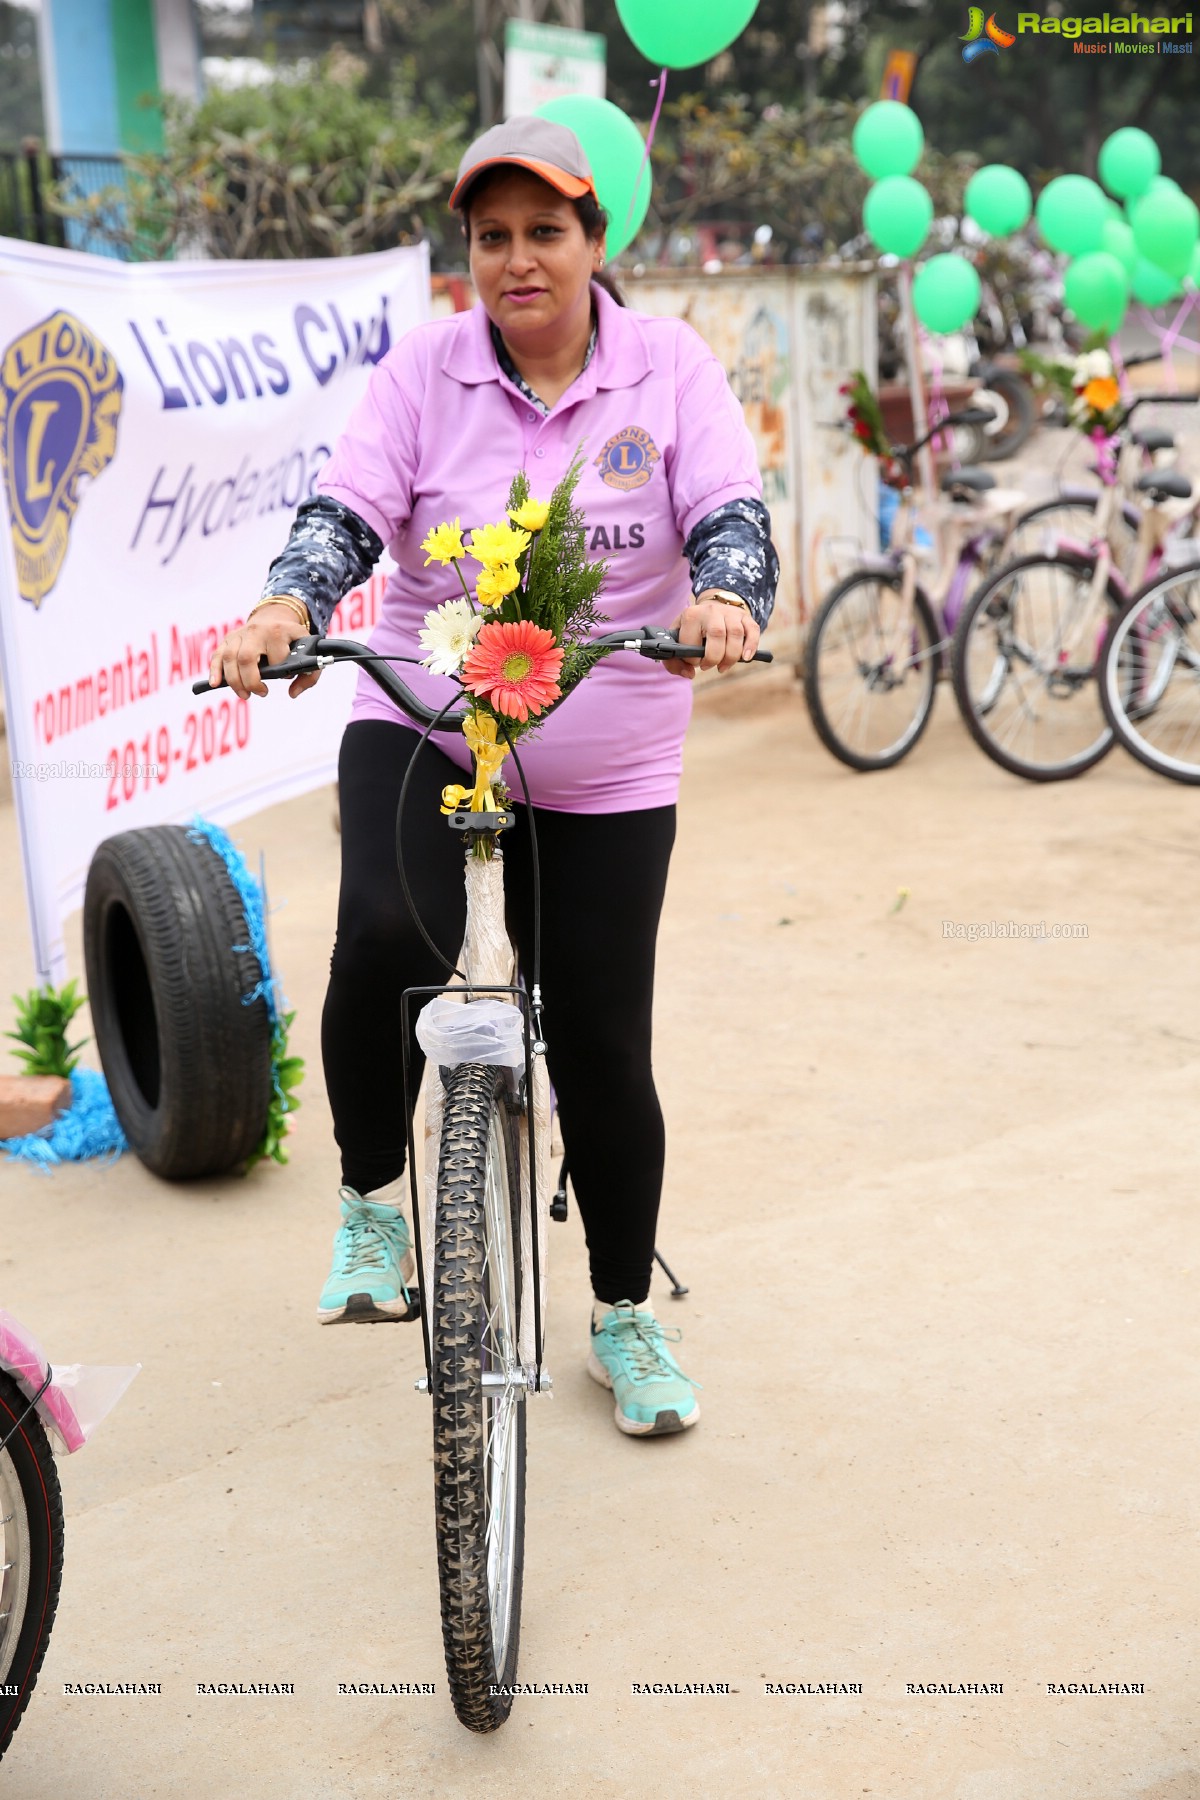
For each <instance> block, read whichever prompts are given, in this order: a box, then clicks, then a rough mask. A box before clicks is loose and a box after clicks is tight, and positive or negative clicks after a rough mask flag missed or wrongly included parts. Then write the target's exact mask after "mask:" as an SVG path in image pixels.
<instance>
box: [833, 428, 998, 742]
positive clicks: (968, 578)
mask: <svg viewBox="0 0 1200 1800" xmlns="http://www.w3.org/2000/svg"><path fill="white" fill-rule="evenodd" d="M990 417H991V414H990V413H989V414H983V413H982V412H977V411H976V410H975V409H973V408H971V407H967V408H965V409H964V410H962V411H960V412H957V413H954V412H952V413H948V414H947V415H946V416H945V417H943V418H942V419H940V420H939V421H938V423H937V424H936V425H934V426H932V427H931V428H930V429H929V430H928V431H927V432H926V433H925V435H924V437H921V438H919V439H918V440H917V441H916V442H915V443H912V444H907V445H897V446H895V447H894V448H893V450H892V456H893V458H894V459H895V461H896V462H897V463H898V464H899V467H900V470H901V472H902V478H903V487H902V489H901V500H900V506H899V508H898V510H897V513H896V519H895V523H894V525H893V530H892V540H891V543H890V545H889V547H888V549H887V550H886V551H884V552H882V553H881V554H880V555H877V556H873V555H866V556H860V558H859V560H858V566H857V567H856V568H855V569H853V570H852V571H851V572H850V574H848V575H846V576H845V577H844V578H843V579H842V580H841V581H839V582H838V583H837V585H836V586H835V587H833V588H831V589H830V591H829V593H828V594H827V595H826V596H825V598H824V599H823V600H822V602H821V604H820V606H819V607H818V608H817V610H816V612H815V614H814V615H813V622H812V627H811V629H810V631H809V635H808V642H807V644H806V647H805V655H804V696H805V700H806V701H807V703H808V710H809V714H810V716H811V718H812V722H813V726H814V728H815V730H816V733H817V736H818V737H819V738H820V739H821V742H822V743H823V744H824V745H825V748H826V749H827V750H829V751H830V752H831V753H832V754H833V755H834V756H836V757H837V758H838V760H839V761H841V762H844V763H846V764H847V765H848V767H850V768H852V769H857V770H859V771H863V772H866V771H870V770H874V769H890V768H893V767H894V766H895V764H896V763H898V762H899V761H900V760H901V758H902V757H904V756H907V754H908V752H909V751H910V750H911V749H912V748H913V746H914V744H916V742H917V740H918V739H919V738H920V736H921V733H922V732H923V731H924V729H925V727H926V725H927V724H928V723H929V717H930V714H931V713H932V711H933V700H934V684H935V682H936V680H937V677H938V674H939V672H940V670H941V666H942V660H943V657H944V655H945V653H946V651H947V650H948V649H949V646H950V641H951V637H952V634H953V630H954V625H955V621H956V620H957V618H958V615H959V613H960V612H961V610H962V608H963V606H964V604H965V602H966V597H967V594H968V591H969V589H970V587H971V585H972V583H973V581H974V580H976V579H977V578H978V575H979V573H980V571H981V570H984V569H986V568H987V567H988V566H989V563H990V562H991V561H993V560H994V558H995V557H996V555H997V554H998V553H999V552H1000V551H1001V549H1002V547H1003V545H1004V543H1005V542H1006V539H1007V535H1008V532H1009V530H1010V528H1011V526H1012V523H1013V519H1014V515H1015V514H1016V512H1017V509H1018V508H1019V507H1020V506H1022V505H1023V504H1024V500H1025V496H1024V495H1023V494H1021V493H1019V492H1018V491H1017V490H1016V489H998V488H997V487H996V478H995V476H994V475H992V474H990V473H989V471H988V470H986V469H979V468H972V467H969V466H968V467H965V468H959V469H949V470H947V471H946V472H945V473H944V474H943V475H942V477H941V482H940V487H941V491H942V493H943V494H944V495H946V496H947V497H948V498H947V502H946V503H944V504H943V505H942V506H940V507H937V506H931V505H929V504H928V502H927V501H926V503H925V504H922V503H921V501H920V500H919V498H918V490H917V487H916V484H915V481H914V470H915V464H916V456H917V452H918V451H919V450H921V449H922V448H923V447H924V446H925V445H926V444H927V443H929V442H930V441H931V439H933V438H934V437H936V436H937V435H938V434H939V433H940V432H943V431H944V430H945V428H946V426H947V425H955V424H962V423H964V422H965V423H967V424H978V423H980V422H982V421H984V420H986V419H990ZM985 494H986V495H988V496H989V498H988V499H987V500H986V501H985V500H984V498H983V496H984V495H985ZM918 517H920V518H922V519H926V520H929V521H930V522H932V523H933V524H934V525H935V527H936V529H937V533H938V543H937V547H936V551H935V563H936V575H935V593H934V596H933V597H931V596H930V594H928V593H927V592H926V590H925V588H924V587H923V586H922V585H921V583H920V582H919V581H918V579H917V563H918V561H919V560H920V559H921V557H922V555H923V551H922V548H921V546H919V545H918V544H917V542H916V527H917V522H918Z"/></svg>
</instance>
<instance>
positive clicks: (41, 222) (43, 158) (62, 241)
mask: <svg viewBox="0 0 1200 1800" xmlns="http://www.w3.org/2000/svg"><path fill="white" fill-rule="evenodd" d="M52 186H55V187H57V188H58V191H59V192H60V193H61V194H62V196H63V198H64V199H66V200H84V199H87V198H89V197H90V196H92V195H95V194H99V193H104V192H106V191H109V192H112V193H113V194H114V196H115V197H114V199H113V201H112V208H113V215H112V216H113V221H114V223H115V222H116V221H117V220H118V219H119V216H120V211H121V206H122V202H121V199H120V198H119V195H120V194H121V193H123V192H124V190H125V165H124V164H123V163H122V162H121V160H120V158H119V157H115V156H95V155H65V154H64V155H57V154H53V153H51V152H50V151H48V150H43V149H41V148H40V146H39V147H34V146H32V145H29V146H25V147H23V148H22V149H20V150H0V236H3V237H17V238H27V239H29V240H30V241H31V242H33V243H37V244H51V245H54V246H55V247H57V248H59V249H62V248H64V247H66V248H69V249H72V250H90V251H91V252H92V253H93V255H97V256H114V257H118V258H120V257H121V256H122V254H123V252H122V251H121V250H120V249H119V248H118V247H117V246H116V245H115V244H114V243H113V241H112V240H111V238H110V237H108V236H107V234H106V233H105V232H104V230H103V225H104V211H103V210H102V211H101V213H100V215H99V218H98V221H97V222H98V224H99V226H100V229H99V230H96V229H94V228H92V227H91V226H89V225H87V224H84V223H82V222H81V221H79V220H76V219H64V218H63V217H62V216H61V215H60V214H59V213H57V212H54V211H52V210H51V208H50V206H49V204H48V194H49V191H50V189H51V187H52Z"/></svg>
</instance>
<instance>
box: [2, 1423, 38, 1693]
mask: <svg viewBox="0 0 1200 1800" xmlns="http://www.w3.org/2000/svg"><path fill="white" fill-rule="evenodd" d="M30 1555H31V1546H30V1540H29V1512H28V1509H27V1507H26V1505H25V1496H24V1494H23V1493H22V1492H21V1482H20V1479H19V1477H18V1475H17V1470H16V1465H15V1463H14V1462H13V1459H12V1457H11V1455H10V1454H9V1452H8V1451H7V1450H0V1687H2V1686H3V1685H4V1684H5V1683H6V1682H7V1681H8V1676H9V1671H10V1670H11V1668H12V1665H13V1658H14V1657H15V1656H16V1653H17V1644H18V1641H19V1640H20V1636H21V1629H22V1626H23V1625H24V1623H25V1614H26V1611H27V1609H28V1606H29V1569H30Z"/></svg>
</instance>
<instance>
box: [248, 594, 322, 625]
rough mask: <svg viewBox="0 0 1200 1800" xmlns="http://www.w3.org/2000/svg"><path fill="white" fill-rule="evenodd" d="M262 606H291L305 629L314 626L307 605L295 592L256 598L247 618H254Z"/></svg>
mask: <svg viewBox="0 0 1200 1800" xmlns="http://www.w3.org/2000/svg"><path fill="white" fill-rule="evenodd" d="M261 606H290V607H291V609H292V611H293V612H294V613H295V615H296V617H297V618H298V619H299V621H300V623H301V624H302V625H303V627H304V629H305V631H311V630H312V628H313V626H312V618H311V617H310V615H309V610H308V608H307V606H305V604H304V602H303V600H297V598H296V596H295V595H294V594H268V595H267V596H266V597H265V598H264V599H262V600H256V601H255V603H254V605H253V606H252V607H251V608H250V611H249V612H248V613H247V614H246V617H247V619H252V618H253V617H254V615H255V613H256V612H257V611H258V610H259V607H261Z"/></svg>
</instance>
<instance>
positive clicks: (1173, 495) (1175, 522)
mask: <svg viewBox="0 0 1200 1800" xmlns="http://www.w3.org/2000/svg"><path fill="white" fill-rule="evenodd" d="M1197 397H1198V396H1196V395H1188V394H1142V395H1139V396H1137V397H1136V398H1135V399H1134V400H1133V401H1132V402H1131V403H1130V405H1129V406H1128V407H1127V408H1126V410H1125V413H1124V415H1123V417H1122V420H1121V425H1120V428H1119V435H1120V437H1121V440H1122V442H1121V447H1120V451H1119V454H1118V455H1117V456H1116V457H1115V458H1113V459H1111V460H1110V462H1109V464H1108V466H1107V467H1103V468H1102V479H1103V480H1104V482H1105V485H1104V488H1103V490H1102V492H1101V495H1100V499H1099V501H1098V503H1097V506H1096V509H1095V514H1094V518H1093V521H1092V523H1093V530H1092V533H1091V535H1090V537H1089V538H1088V539H1087V540H1086V541H1083V542H1079V541H1076V540H1073V539H1071V538H1069V537H1066V536H1065V535H1059V534H1057V533H1056V534H1053V537H1052V540H1051V543H1050V545H1049V547H1048V548H1047V549H1046V550H1044V551H1042V552H1041V553H1034V554H1031V555H1027V556H1022V557H1017V558H1015V559H1014V560H1012V561H1011V562H1008V563H1006V564H1005V565H1004V566H1003V567H1002V568H1000V569H998V570H996V571H994V572H993V573H992V574H991V575H989V576H988V577H986V578H985V579H984V581H983V582H981V584H980V585H979V587H978V588H977V589H976V590H975V592H974V593H973V594H972V595H971V598H970V600H969V602H968V603H967V605H966V606H965V607H964V608H963V610H962V613H961V616H960V618H959V620H958V625H957V627H956V630H955V634H954V645H953V650H952V655H951V673H952V678H953V681H954V691H955V696H956V698H957V700H958V704H959V709H960V711H961V712H962V715H963V718H964V720H965V721H966V724H967V727H968V729H969V731H970V732H971V735H972V737H973V738H974V739H975V742H976V743H977V744H978V745H979V747H980V748H981V749H982V750H983V751H984V752H985V753H986V754H987V755H988V756H989V757H991V759H992V761H993V762H995V763H998V764H999V766H1000V767H1001V768H1002V769H1005V770H1007V771H1008V772H1009V773H1010V774H1013V775H1020V776H1022V777H1023V778H1024V779H1025V780H1028V781H1065V780H1070V779H1072V778H1073V777H1075V776H1078V775H1082V774H1084V773H1085V772H1086V771H1087V770H1088V769H1091V768H1094V767H1095V765H1096V763H1098V762H1099V761H1100V760H1101V758H1102V757H1104V756H1106V755H1107V754H1108V752H1109V750H1110V749H1111V748H1112V745H1113V732H1112V727H1111V726H1110V725H1109V723H1108V722H1107V720H1106V718H1105V717H1104V712H1103V705H1102V701H1101V698H1100V691H1099V685H1098V683H1097V681H1096V676H1097V674H1098V670H1099V664H1100V659H1101V656H1102V654H1103V651H1104V647H1105V642H1106V639H1107V638H1108V636H1109V633H1110V630H1111V628H1112V626H1113V623H1114V621H1115V619H1116V618H1117V615H1118V614H1119V612H1120V611H1121V609H1122V607H1123V606H1125V604H1126V602H1127V601H1128V599H1129V596H1130V593H1131V591H1132V592H1140V591H1141V590H1142V587H1143V584H1144V583H1145V582H1146V581H1153V580H1154V579H1156V577H1157V575H1158V573H1159V570H1160V569H1161V566H1162V563H1163V560H1164V555H1165V547H1166V545H1167V542H1168V539H1169V538H1170V536H1171V534H1172V532H1176V533H1177V532H1178V531H1179V529H1180V527H1181V526H1182V525H1183V523H1184V522H1185V521H1186V520H1187V519H1188V518H1190V516H1191V509H1188V511H1187V512H1185V513H1184V514H1183V515H1181V516H1180V518H1178V519H1171V518H1170V517H1169V516H1168V514H1167V513H1166V511H1165V510H1164V509H1165V507H1166V506H1167V504H1168V502H1170V501H1172V500H1187V499H1188V498H1189V497H1190V496H1191V492H1192V487H1191V483H1190V481H1189V480H1188V479H1187V477H1186V476H1185V475H1182V474H1180V473H1179V472H1178V471H1176V470H1173V469H1149V470H1147V471H1146V472H1145V473H1144V474H1142V475H1139V476H1137V477H1136V478H1134V479H1132V486H1133V489H1134V491H1136V492H1138V493H1140V494H1142V495H1143V496H1144V497H1145V501H1146V503H1147V504H1145V505H1144V507H1143V508H1142V510H1141V511H1140V512H1139V514H1138V519H1137V537H1136V541H1135V547H1134V556H1133V561H1132V566H1131V567H1130V569H1129V575H1128V579H1127V578H1126V576H1125V574H1123V573H1122V570H1121V569H1120V567H1119V566H1118V559H1117V548H1116V547H1115V541H1116V543H1119V539H1118V538H1117V527H1116V521H1117V520H1118V518H1120V517H1122V516H1123V502H1122V476H1121V470H1122V467H1123V466H1127V459H1128V457H1129V456H1130V455H1132V454H1136V453H1137V450H1138V446H1137V445H1136V444H1135V443H1134V440H1133V434H1132V433H1131V432H1130V431H1129V430H1128V426H1129V421H1130V419H1131V418H1132V416H1133V414H1134V412H1135V411H1136V409H1137V408H1138V407H1139V406H1141V405H1144V404H1146V403H1147V402H1150V401H1158V402H1164V401H1172V402H1177V403H1178V402H1188V401H1194V400H1195V399H1197ZM1142 435H1143V436H1144V434H1142ZM1126 478H1128V476H1126ZM1125 641H1128V640H1127V639H1126V640H1125ZM1122 669H1123V679H1124V680H1125V682H1126V683H1127V685H1128V688H1129V693H1130V695H1135V694H1136V693H1137V691H1138V689H1139V684H1140V683H1141V680H1142V676H1141V672H1140V670H1139V668H1138V666H1137V664H1136V662H1135V660H1134V659H1133V658H1131V657H1127V658H1126V659H1125V662H1124V663H1123V665H1122Z"/></svg>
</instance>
